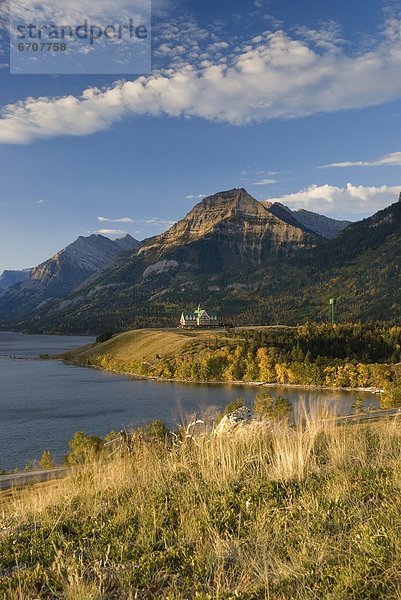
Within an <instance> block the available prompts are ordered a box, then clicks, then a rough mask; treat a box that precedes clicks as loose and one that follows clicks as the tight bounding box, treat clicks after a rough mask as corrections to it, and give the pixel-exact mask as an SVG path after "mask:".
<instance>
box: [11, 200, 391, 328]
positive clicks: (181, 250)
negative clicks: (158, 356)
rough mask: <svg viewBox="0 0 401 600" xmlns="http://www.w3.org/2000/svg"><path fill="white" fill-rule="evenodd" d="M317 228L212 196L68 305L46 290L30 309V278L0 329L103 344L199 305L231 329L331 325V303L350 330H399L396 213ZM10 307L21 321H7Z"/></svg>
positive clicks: (16, 292)
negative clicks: (390, 324) (113, 334)
mask: <svg viewBox="0 0 401 600" xmlns="http://www.w3.org/2000/svg"><path fill="white" fill-rule="evenodd" d="M305 213H306V216H305ZM300 214H301V216H300ZM302 217H305V218H304V223H301V222H300V220H299V219H302ZM320 217H321V216H320V215H316V214H315V213H310V212H309V211H291V210H290V209H288V208H287V207H285V206H284V205H281V204H279V203H274V204H270V203H264V202H258V201H257V200H255V199H254V198H253V197H252V196H251V195H250V194H248V192H246V190H244V189H243V188H235V189H233V190H229V191H225V192H220V193H217V194H214V195H213V196H209V197H207V198H204V199H203V200H202V201H201V202H200V203H199V204H197V205H196V206H195V207H194V208H193V209H192V210H191V211H190V212H189V213H188V214H187V215H186V216H185V217H184V218H183V219H181V220H180V221H178V222H177V223H176V224H174V225H173V226H172V227H171V228H170V229H169V230H168V231H166V232H165V233H162V234H161V235H158V236H155V237H153V238H150V239H148V240H145V241H144V242H142V243H140V244H138V243H134V244H133V246H134V247H133V248H130V249H129V250H128V251H123V252H121V251H120V252H116V253H115V254H114V255H113V256H112V257H111V258H110V256H108V258H107V260H106V259H105V258H104V259H102V261H100V263H99V262H97V261H95V262H96V264H93V265H92V267H91V268H90V269H87V270H86V271H85V276H82V277H80V278H79V280H80V283H78V281H74V285H71V283H70V289H71V291H70V292H66V291H65V290H64V292H63V294H64V295H63V296H60V295H57V294H55V293H53V291H52V293H49V292H50V289H51V286H50V285H49V286H48V288H47V293H46V295H45V297H44V298H43V300H42V302H39V303H38V302H37V301H38V296H36V298H35V302H36V304H35V305H34V307H33V308H32V307H31V306H30V305H29V296H27V298H28V302H27V301H26V298H25V294H27V293H28V292H29V285H32V281H33V279H32V277H31V278H29V279H28V280H27V282H24V283H22V284H19V285H17V286H15V287H14V288H12V289H11V290H9V292H7V293H6V294H4V295H3V296H2V297H1V298H0V327H1V326H2V324H4V325H5V326H9V325H10V323H11V324H13V325H15V326H16V327H17V328H20V329H26V330H28V331H53V332H60V333H62V332H63V333H72V332H75V333H96V332H98V331H102V330H113V331H120V330H124V329H129V328H133V327H149V326H156V327H160V326H163V325H169V326H172V325H175V324H177V319H178V316H179V314H180V312H181V311H182V309H183V308H185V307H189V306H191V305H196V304H197V303H198V302H202V304H203V305H204V306H205V307H206V308H208V309H210V310H213V311H214V312H216V313H218V314H219V315H220V317H221V318H222V320H223V322H224V321H226V322H232V323H234V324H242V325H246V324H272V323H277V322H282V323H297V322H304V321H305V319H307V320H317V321H319V320H327V314H328V299H329V298H330V297H332V296H335V297H337V299H338V310H339V312H341V310H343V312H344V314H343V319H346V320H358V319H359V318H361V316H363V318H369V319H374V318H378V319H382V320H383V319H395V318H397V317H398V313H399V308H398V307H399V305H400V304H401V268H400V267H399V264H400V259H401V243H400V241H401V203H399V202H398V203H395V204H393V205H391V206H389V207H388V208H387V209H385V210H384V211H380V212H379V213H377V214H376V215H373V216H372V217H370V218H369V219H364V220H363V221H361V222H358V223H353V224H349V223H348V222H337V221H335V220H332V219H329V218H328V217H322V218H320ZM333 221H334V223H333ZM313 228H314V229H315V230H317V231H313ZM323 234H324V235H323ZM334 235H335V237H333V236H334ZM81 243H83V242H81ZM85 243H86V242H85ZM110 244H114V242H111V240H108V243H107V247H108V248H109V246H110ZM92 253H93V248H92V247H91V248H90V249H89V251H88V253H85V252H83V248H80V252H79V253H78V254H79V257H80V258H79V261H78V262H74V269H78V267H77V265H80V268H84V266H85V265H86V264H87V263H88V262H89V263H91V264H92V262H91V261H92V260H93V257H91V258H90V259H89V256H91V254H92ZM106 254H107V253H106ZM67 255H71V252H68V253H67ZM95 255H96V253H95ZM56 256H57V255H56ZM55 258H56V257H53V259H51V261H50V265H47V264H46V263H44V264H43V265H41V266H40V268H41V269H42V270H44V273H42V274H41V278H40V279H41V281H43V280H44V279H46V277H45V275H46V273H47V270H48V269H50V271H51V277H50V281H52V280H53V279H54V277H55V278H56V280H57V269H56V264H57V262H58V261H57V260H55ZM47 262H48V261H47ZM63 262H64V261H63ZM67 262H68V261H67ZM101 262H103V263H104V264H103V266H102V265H101ZM54 263H56V264H54ZM38 269H39V267H38ZM52 269H55V270H56V272H55V273H53V272H52ZM65 272H67V273H68V272H69V270H68V269H67V271H65V269H63V278H64V277H65ZM88 273H89V275H88ZM21 294H22V296H21ZM5 299H6V300H7V301H8V300H10V301H12V305H13V306H15V305H18V306H22V309H20V310H19V312H18V313H15V312H14V313H13V312H10V306H11V305H7V303H5V302H4V300H5ZM342 306H343V307H344V308H343V309H341V307H342Z"/></svg>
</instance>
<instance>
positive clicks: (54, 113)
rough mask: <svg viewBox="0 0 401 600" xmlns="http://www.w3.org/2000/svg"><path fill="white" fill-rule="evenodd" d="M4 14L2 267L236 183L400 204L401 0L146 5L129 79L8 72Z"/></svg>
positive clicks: (157, 215) (302, 201)
mask: <svg viewBox="0 0 401 600" xmlns="http://www.w3.org/2000/svg"><path fill="white" fill-rule="evenodd" d="M85 1H86V3H87V4H88V3H89V4H90V3H91V2H92V3H94V0H85ZM127 1H128V0H113V2H111V0H102V2H100V0H97V2H96V3H94V4H96V6H101V7H102V10H103V8H104V10H106V9H107V10H110V5H112V6H113V10H114V11H118V10H119V8H118V6H119V5H118V2H124V3H125V5H124V10H128V9H129V3H128V5H127ZM136 1H139V0H136ZM0 2H1V0H0ZM13 2H14V3H16V4H15V6H17V8H20V7H21V6H23V3H24V2H28V4H29V2H31V0H11V4H13ZM6 4H7V3H6V2H4V1H3V4H1V3H0V10H1V9H2V10H3V22H2V23H3V25H0V37H1V54H0V176H1V188H0V190H1V191H0V272H1V271H2V270H3V269H20V268H27V267H31V266H34V265H36V264H39V263H40V262H42V261H43V260H45V259H47V258H49V257H50V256H52V255H53V254H54V253H55V252H56V251H58V250H60V249H61V248H63V247H64V246H66V245H67V244H68V243H70V242H72V241H73V240H74V239H76V238H77V237H78V236H79V235H90V234H91V233H102V234H104V235H108V236H110V237H116V236H121V235H124V233H130V234H131V235H132V236H134V237H136V238H137V239H144V238H147V237H150V236H152V235H155V234H158V233H160V232H162V231H164V230H166V229H167V228H168V227H169V226H170V225H171V224H172V223H173V222H175V221H176V220H178V219H180V218H182V217H183V216H184V215H185V214H186V213H188V212H189V210H190V209H191V208H192V207H193V206H194V204H196V203H197V202H199V201H200V200H201V199H202V198H203V197H204V196H205V195H210V194H213V193H216V192H218V191H222V190H227V189H232V188H235V187H244V188H246V189H247V190H248V192H249V193H250V194H252V195H253V196H254V197H255V198H256V199H258V200H266V199H270V200H275V201H280V202H283V203H284V204H286V205H287V206H289V207H290V208H292V209H299V208H305V209H308V210H313V211H316V212H320V213H321V214H326V215H328V216H332V217H335V218H341V219H349V220H353V221H356V220H359V219H362V218H365V217H367V216H369V215H371V214H373V213H374V212H376V211H377V210H380V209H381V208H384V207H385V206H388V205H389V204H391V203H393V202H395V201H396V200H397V199H398V195H399V193H400V191H401V172H400V168H401V142H400V133H401V127H400V122H401V1H399V2H398V1H385V2H383V1H381V0H363V1H362V0H346V1H345V0H337V1H336V2H333V1H332V0H330V1H329V0H319V1H316V0H314V1H312V0H297V1H295V0H219V2H218V3H216V2H215V1H211V0H203V1H202V2H196V1H195V0H175V1H173V0H171V1H170V0H155V1H154V3H153V12H152V68H151V70H149V72H146V73H135V74H132V75H131V74H130V73H127V72H125V73H122V74H112V75H110V74H97V75H88V74H83V73H82V74H57V73H53V74H50V75H39V74H37V75H35V74H11V73H10V66H9V65H10V56H9V39H8V32H7V27H6V23H7V14H6V10H5V7H6ZM75 5H77V6H81V5H82V2H78V0H74V1H72V0H71V2H70V3H68V6H69V7H70V9H71V10H72V8H74V6H75ZM127 6H128V9H127ZM71 18H72V17H71ZM124 70H125V71H126V70H127V69H126V67H124Z"/></svg>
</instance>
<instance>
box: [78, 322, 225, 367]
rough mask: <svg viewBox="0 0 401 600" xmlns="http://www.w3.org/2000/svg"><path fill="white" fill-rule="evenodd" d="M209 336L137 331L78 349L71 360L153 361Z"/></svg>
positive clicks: (176, 332)
mask: <svg viewBox="0 0 401 600" xmlns="http://www.w3.org/2000/svg"><path fill="white" fill-rule="evenodd" d="M210 335H211V333H210V331H185V330H181V329H176V330H168V329H136V330H133V331H127V332H126V333H120V334H119V335H116V336H114V337H113V338H111V339H110V340H107V341H106V342H103V343H102V344H96V346H89V347H88V346H85V347H83V348H78V349H77V350H74V351H72V352H69V353H68V354H69V357H70V358H71V359H72V360H74V359H75V360H79V361H85V360H86V359H88V358H91V357H93V356H108V355H111V356H112V357H113V360H114V361H116V362H119V361H121V362H124V363H127V362H130V361H149V362H151V361H153V360H155V356H156V355H157V354H158V355H159V356H160V357H163V356H167V355H174V354H178V353H180V352H181V351H182V350H184V349H185V348H186V347H188V346H190V345H191V344H193V343H194V342H196V341H198V340H202V339H205V338H207V337H208V336H210ZM218 335H219V334H218ZM214 336H216V332H215V333H214Z"/></svg>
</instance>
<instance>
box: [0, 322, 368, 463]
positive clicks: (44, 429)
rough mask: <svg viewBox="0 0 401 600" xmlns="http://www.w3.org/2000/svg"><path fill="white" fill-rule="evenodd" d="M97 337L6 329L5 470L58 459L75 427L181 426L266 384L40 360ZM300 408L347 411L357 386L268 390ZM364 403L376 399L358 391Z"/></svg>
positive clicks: (0, 340) (1, 375) (2, 382)
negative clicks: (157, 377) (147, 377)
mask: <svg viewBox="0 0 401 600" xmlns="http://www.w3.org/2000/svg"><path fill="white" fill-rule="evenodd" d="M92 341H93V338H84V337H66V336H42V335H40V336H39V335H38V336H34V335H32V336H26V335H22V334H19V333H11V332H0V469H13V468H15V467H20V468H21V467H24V466H25V464H26V463H28V462H29V461H32V460H35V459H39V458H40V456H41V454H42V452H43V450H51V451H52V452H53V453H54V455H55V457H56V458H57V459H58V460H60V459H61V458H62V457H63V455H64V454H65V453H66V451H67V447H68V441H69V440H70V439H71V438H72V436H73V434H74V432H75V431H84V432H85V433H87V434H95V435H100V436H102V435H105V434H106V433H107V432H109V431H111V430H112V429H115V430H120V429H121V428H122V427H129V426H139V425H143V424H145V423H146V422H149V421H151V420H153V419H163V420H164V421H165V422H166V424H167V425H168V426H169V427H176V426H177V424H179V423H181V422H182V418H183V417H184V418H185V416H186V415H190V414H193V413H195V412H197V413H199V412H203V413H205V412H206V411H207V410H212V409H213V408H214V409H221V408H223V407H224V406H225V405H226V404H228V402H231V401H233V400H236V399H237V398H242V399H243V400H244V401H245V402H246V403H247V404H249V405H250V404H251V403H252V401H253V399H254V398H255V396H256V395H257V394H258V393H260V388H258V387H256V386H254V387H252V386H236V385H196V384H179V383H161V382H156V381H142V380H135V379H131V378H128V377H123V376H119V375H114V374H110V373H106V372H102V371H97V370H94V369H85V368H80V367H73V366H70V365H65V364H63V363H62V362H60V361H43V360H35V358H36V357H38V356H39V354H57V353H59V352H63V351H66V350H69V349H71V348H75V347H77V346H80V345H83V344H86V343H90V342H92ZM270 391H271V392H272V393H273V395H278V394H281V395H283V396H285V397H287V398H289V399H290V400H291V401H292V402H293V404H294V407H297V406H300V405H306V406H309V407H321V406H329V407H332V408H334V407H335V410H336V411H337V412H338V413H339V414H349V413H350V412H351V407H352V404H353V402H354V400H355V396H356V393H355V392H346V391H329V390H327V391H326V390H307V391H305V390H301V389H298V388H283V387H280V386H277V387H274V388H270ZM360 396H361V397H362V399H363V401H364V403H365V406H375V407H376V406H378V404H379V402H378V397H377V396H374V395H373V394H370V393H363V394H361V395H360Z"/></svg>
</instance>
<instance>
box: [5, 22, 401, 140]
mask: <svg viewBox="0 0 401 600" xmlns="http://www.w3.org/2000/svg"><path fill="white" fill-rule="evenodd" d="M400 23H401V22H400V21H398V20H396V19H391V20H389V21H388V22H387V25H386V27H385V28H383V31H382V33H381V34H380V37H378V41H377V43H376V46H375V47H373V48H370V49H369V50H362V51H360V52H359V53H356V54H353V55H347V54H346V52H345V50H344V45H343V44H342V43H340V42H338V41H336V37H335V35H334V34H333V32H331V34H330V35H328V36H327V35H326V36H324V35H323V34H322V35H318V34H317V33H316V32H314V33H313V35H312V34H311V32H310V31H308V32H306V33H305V32H304V33H302V31H298V32H296V31H294V33H293V34H292V36H290V35H289V34H288V33H285V32H284V31H275V32H271V31H266V32H263V33H262V34H261V35H260V36H257V40H258V41H252V40H251V42H250V43H247V44H245V45H243V46H241V47H237V48H236V49H235V50H233V51H232V52H228V53H227V54H226V55H225V56H224V57H223V58H222V57H221V56H220V57H219V56H217V57H213V56H210V55H209V54H208V53H206V54H205V55H203V56H202V53H200V54H199V52H198V53H197V52H195V53H194V57H192V58H191V57H189V61H188V62H185V60H184V61H183V62H181V63H179V64H178V65H177V66H176V67H174V68H170V69H164V70H160V71H155V72H154V73H153V74H152V75H151V76H149V77H139V78H138V79H136V80H134V81H119V82H116V83H115V84H114V85H113V86H112V87H110V88H107V89H97V88H87V89H85V90H84V91H83V93H82V95H81V96H79V97H76V96H73V95H66V96H63V97H59V98H50V97H40V98H28V99H26V100H24V101H21V102H17V103H15V104H10V105H8V106H6V107H5V108H4V109H3V111H2V113H1V118H0V143H11V144H26V143H29V142H32V141H34V140H37V139H46V138H52V137H55V136H59V135H75V136H80V135H88V134H93V133H95V132H98V131H103V130H105V129H108V128H109V127H111V126H112V125H114V124H115V123H117V122H119V121H120V120H121V119H124V118H127V117H130V116H145V115H146V116H153V117H159V116H165V115H167V116H170V117H197V118H202V119H207V120H210V121H217V122H225V123H231V124H246V123H251V122H259V121H264V120H267V119H277V118H296V117H303V116H307V115H311V114H315V113H319V112H333V111H338V110H343V109H350V108H358V107H365V106H374V105H378V104H381V103H383V102H388V101H391V100H395V99H397V98H400V97H401V78H400V76H399V74H400V72H401V27H400ZM255 39H256V38H255ZM322 40H323V42H324V43H323V42H322ZM345 46H346V45H345ZM372 82H374V85H373V84H372Z"/></svg>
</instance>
